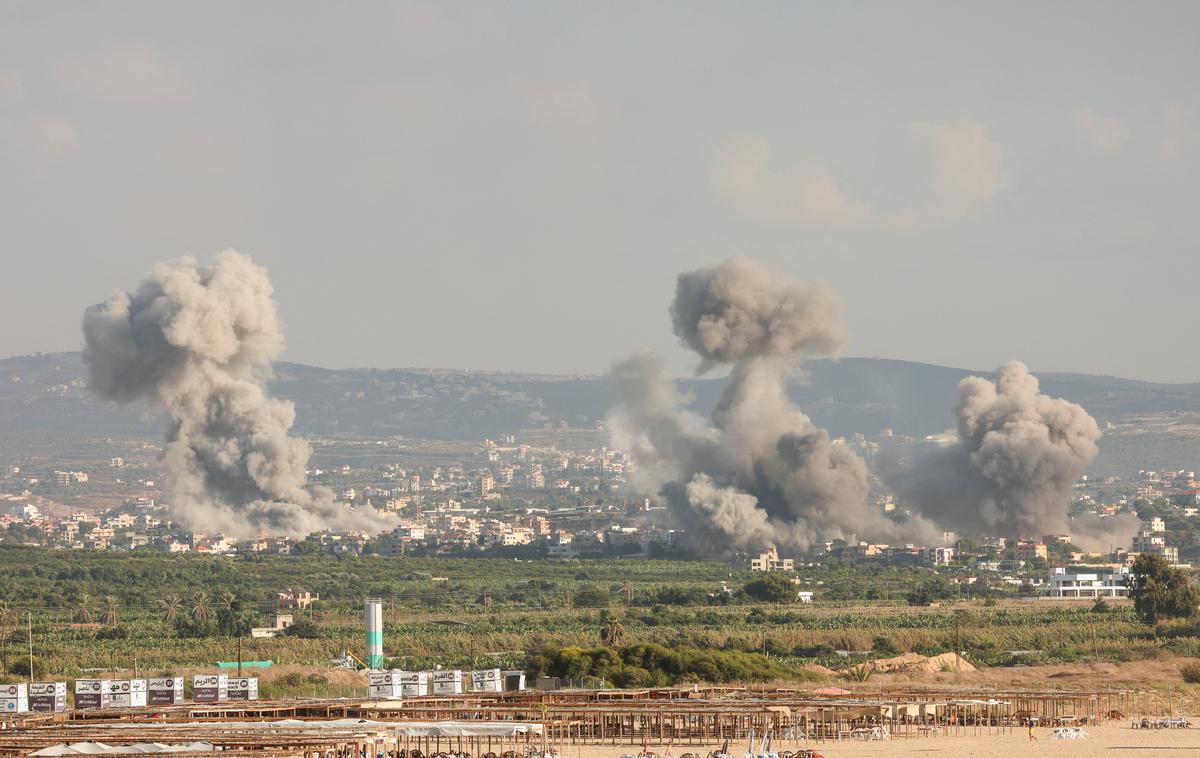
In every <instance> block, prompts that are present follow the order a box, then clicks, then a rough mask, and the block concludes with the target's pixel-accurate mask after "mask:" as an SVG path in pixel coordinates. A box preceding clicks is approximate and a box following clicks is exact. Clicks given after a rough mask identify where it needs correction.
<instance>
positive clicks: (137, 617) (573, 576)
mask: <svg viewBox="0 0 1200 758" xmlns="http://www.w3.org/2000/svg"><path fill="white" fill-rule="evenodd" d="M930 575H932V572H928V571H925V570H919V569H906V570H900V569H896V570H888V571H874V572H861V571H855V570H852V569H847V568H844V567H840V566H837V567H833V566H829V567H819V566H818V567H811V568H803V569H801V571H800V576H801V577H803V578H804V580H805V581H807V582H809V583H810V585H811V587H812V588H813V589H814V591H816V593H817V596H816V601H815V602H814V603H813V604H811V605H808V604H798V603H770V602H759V601H755V600H753V599H751V597H750V596H748V595H747V594H746V593H745V592H743V591H742V588H743V587H744V586H745V584H746V583H747V582H748V581H750V580H751V578H752V575H751V574H750V573H749V572H746V571H744V570H742V569H741V568H736V567H734V566H732V565H730V564H728V563H719V562H702V561H644V560H629V561H621V560H598V561H582V562H571V563H555V562H548V561H538V562H522V561H512V560H501V559H487V558H415V559H414V558H406V559H401V558H385V557H380V556H363V557H347V558H338V557H333V556H305V557H298V556H297V557H293V556H275V557H261V558H229V557H202V556H166V555H162V554H158V553H145V554H142V553H129V554H118V553H107V552H106V553H92V552H77V551H54V552H49V551H45V550H31V549H25V548H5V549H0V610H2V611H3V613H2V614H0V621H2V622H3V625H4V629H3V635H2V636H3V639H4V643H5V644H4V656H5V660H4V669H5V670H6V671H10V670H14V667H20V666H21V665H25V666H27V665H28V664H22V661H23V660H26V659H27V652H26V645H27V642H28V632H29V628H28V625H29V624H30V623H31V624H32V637H33V644H34V653H35V656H36V658H37V659H38V661H39V663H38V665H39V666H44V669H45V673H47V674H50V675H57V676H72V675H76V674H79V673H81V672H84V671H108V670H112V671H116V670H130V669H132V668H133V667H134V665H135V662H136V665H137V667H138V668H139V669H140V670H142V671H182V670H189V669H200V668H204V667H206V666H211V665H213V663H214V662H216V661H232V660H235V659H236V656H237V651H238V648H239V644H240V647H241V651H242V656H243V658H244V659H246V660H271V661H273V662H274V663H275V664H276V665H277V666H283V667H289V666H290V667H297V669H298V670H299V669H303V670H305V671H308V670H312V669H314V668H315V669H321V668H327V667H328V666H329V665H330V662H331V660H332V659H334V658H335V657H338V656H340V655H341V654H342V652H343V651H345V650H350V651H352V652H355V653H358V652H359V651H360V649H361V647H362V626H361V604H362V600H363V598H365V597H368V596H371V597H381V598H383V600H384V607H385V637H384V648H385V654H386V655H387V656H388V658H389V664H390V665H392V666H395V667H400V668H429V667H433V666H438V665H440V666H462V667H482V666H501V667H504V668H526V667H529V668H530V670H531V671H538V670H545V669H546V666H547V665H549V664H547V661H550V660H551V659H553V660H557V661H567V662H566V663H562V664H561V665H563V666H566V667H568V668H571V669H572V670H578V672H577V673H579V674H580V675H581V676H587V675H589V674H591V673H596V672H589V671H588V670H587V669H588V668H589V666H592V664H588V663H586V662H585V663H580V662H579V660H580V659H579V655H580V654H578V653H575V652H572V651H573V650H575V649H578V650H580V651H588V650H595V649H597V648H601V647H609V648H612V649H613V651H614V653H619V654H620V655H622V656H626V651H627V649H628V650H629V651H630V652H628V656H626V657H629V658H630V659H632V658H634V657H639V656H640V657H639V658H638V659H639V660H641V661H643V662H644V661H646V660H651V659H654V660H658V659H659V658H661V657H662V656H661V655H660V654H659V653H658V652H657V651H656V650H649V649H647V648H646V647H645V646H647V645H653V646H659V647H662V648H667V649H671V650H680V651H692V652H691V653H689V655H692V656H693V657H696V658H703V657H705V656H707V658H705V660H704V661H703V666H704V667H705V668H702V669H700V670H702V671H709V670H720V671H725V672H726V673H725V674H722V676H728V677H734V676H736V677H738V678H745V679H750V680H755V679H757V680H768V679H770V680H775V679H780V678H784V679H787V678H802V677H809V675H810V674H811V673H812V672H813V671H821V670H822V669H821V668H820V667H825V668H826V669H832V670H839V671H844V670H846V669H848V668H850V667H852V666H854V665H855V664H856V663H861V662H863V661H866V660H871V659H873V658H885V657H889V656H894V655H897V654H899V653H904V652H915V653H919V654H921V655H925V656H934V655H938V654H942V653H948V652H952V651H953V650H954V649H955V641H956V639H957V640H958V648H959V650H960V651H961V652H962V654H963V656H964V657H965V659H966V660H967V661H969V662H970V663H971V664H972V665H974V666H977V667H981V668H990V667H996V668H1005V667H1015V666H1036V665H1048V664H1063V663H1074V662H1096V661H1113V662H1121V661H1157V660H1163V661H1167V660H1176V659H1180V660H1182V659H1187V658H1196V657H1200V624H1197V623H1195V622H1174V623H1164V624H1160V625H1159V626H1158V627H1147V626H1146V625H1143V624H1142V623H1141V622H1139V620H1138V619H1137V617H1136V616H1135V614H1134V613H1133V609H1132V608H1131V607H1130V606H1129V605H1128V604H1126V603H1121V602H1113V603H1110V604H1109V605H1108V606H1107V607H1095V608H1094V607H1093V606H1092V604H1091V603H1067V602H1051V601H1047V600H1034V599H1017V598H1000V599H997V598H995V597H989V598H978V597H975V598H971V597H967V598H963V597H957V596H954V597H946V598H943V599H942V600H940V601H939V602H938V604H937V605H936V606H935V607H928V606H910V605H909V604H908V603H907V602H905V600H904V599H903V598H904V597H905V588H911V587H912V586H914V585H915V584H919V583H921V582H927V581H933V579H932V578H931V576H930ZM285 588H303V589H305V590H308V591H311V592H315V593H319V595H320V600H319V601H317V602H316V603H314V605H313V607H312V608H311V609H308V610H305V611H302V612H296V613H295V614H294V617H295V620H296V621H297V624H296V626H295V627H294V628H293V631H294V632H295V634H294V635H291V636H284V637H279V638H273V639H257V638H255V639H251V638H248V637H246V633H247V632H248V629H249V627H250V626H263V625H266V623H267V621H268V613H267V610H268V606H267V600H268V598H270V597H271V596H272V593H273V592H275V591H278V590H283V589H285ZM867 595H869V596H871V598H872V599H871V600H869V601H868V600H866V599H865V597H866V596H867ZM238 637H241V639H240V640H239V639H238ZM637 646H642V647H640V648H637V649H634V648H636V647H637ZM564 651H566V652H564ZM719 653H728V654H731V657H729V659H728V660H724V659H719V656H717V654H719ZM554 656H558V657H557V658H554ZM714 656H716V657H714ZM685 657H686V656H685ZM593 658H595V656H593ZM673 661H674V659H672V660H671V661H668V662H667V663H666V664H664V665H667V666H677V667H682V668H679V670H678V671H676V672H670V671H667V672H666V673H665V674H663V676H661V677H659V679H656V680H654V681H655V682H656V683H661V682H662V681H664V680H665V681H668V682H673V681H681V680H684V679H685V677H686V676H687V675H688V674H689V672H688V671H687V670H685V668H686V667H685V666H684V663H686V661H685V662H684V663H676V662H673ZM726 663H728V664H729V665H728V668H724V669H723V668H721V666H724V665H725V664H726ZM610 664H612V661H608V663H606V665H609V668H610V669H611V665H610ZM718 664H719V665H718ZM555 665H558V664H555ZM655 665H657V664H655ZM696 665H697V666H699V665H700V664H699V663H698V664H696ZM581 666H582V668H580V667H581ZM710 666H715V667H716V668H715V669H710V668H708V667H710ZM596 668H597V671H598V670H599V669H598V667H596ZM281 670H282V669H281ZM608 670H609V669H605V671H608ZM652 673H653V672H652ZM638 676H641V675H640V674H639V675H638ZM654 676H658V674H654ZM629 683H630V684H633V683H636V677H635V678H633V679H630V680H629ZM297 686H300V687H303V686H304V683H303V682H299V683H298V684H297Z"/></svg>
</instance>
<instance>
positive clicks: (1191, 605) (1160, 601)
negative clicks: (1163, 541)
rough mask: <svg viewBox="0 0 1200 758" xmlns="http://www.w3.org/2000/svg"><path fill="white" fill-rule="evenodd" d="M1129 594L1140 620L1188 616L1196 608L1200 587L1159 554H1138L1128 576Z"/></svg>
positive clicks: (1147, 620)
mask: <svg viewBox="0 0 1200 758" xmlns="http://www.w3.org/2000/svg"><path fill="white" fill-rule="evenodd" d="M1129 597H1130V598H1131V599H1132V600H1133V607H1134V610H1135V611H1137V615H1138V617H1139V618H1141V619H1142V621H1144V622H1146V623H1147V624H1154V623H1156V622H1157V621H1159V619H1167V618H1191V617H1192V616H1195V615H1196V611H1197V609H1198V608H1200V590H1197V588H1196V586H1195V585H1194V584H1192V582H1191V580H1190V579H1188V577H1187V574H1185V573H1183V571H1181V570H1180V569H1178V568H1175V567H1174V566H1171V565H1169V564H1168V563H1167V562H1166V560H1164V559H1163V557H1162V556H1159V555H1150V554H1144V555H1139V556H1138V557H1137V559H1136V560H1135V561H1134V562H1133V568H1132V569H1131V571H1130V576H1129Z"/></svg>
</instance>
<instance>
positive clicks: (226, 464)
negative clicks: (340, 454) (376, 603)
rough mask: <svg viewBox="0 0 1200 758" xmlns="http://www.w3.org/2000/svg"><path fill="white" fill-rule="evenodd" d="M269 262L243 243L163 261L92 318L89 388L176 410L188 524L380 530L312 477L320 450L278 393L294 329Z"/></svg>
mask: <svg viewBox="0 0 1200 758" xmlns="http://www.w3.org/2000/svg"><path fill="white" fill-rule="evenodd" d="M273 295H274V290H273V289H272V287H271V282H270V280H269V279H268V277H267V272H266V269H264V268H262V267H261V266H257V265H255V264H254V263H253V262H252V261H251V260H250V259H249V258H247V257H245V256H243V255H241V254H239V253H237V252H236V251H234V250H226V251H224V252H223V253H221V254H219V255H218V256H217V259H216V263H215V264H214V265H212V266H200V265H198V264H197V263H196V261H195V260H194V259H192V258H180V259H178V260H174V261H171V262H168V263H159V264H157V265H155V266H154V268H153V269H151V271H150V273H149V275H148V276H147V277H146V279H145V280H144V281H142V283H141V284H140V285H139V286H138V288H137V290H136V291H134V292H132V293H131V292H121V291H118V292H114V293H113V294H112V295H111V296H110V297H109V298H108V299H107V300H105V301H104V302H103V303H99V304H97V305H93V306H91V307H90V308H88V309H87V311H86V312H85V313H84V316H83V334H84V341H85V347H84V351H83V360H84V362H85V363H86V364H87V368H88V386H89V388H90V389H91V390H92V392H94V393H95V394H96V395H97V396H99V397H101V398H104V399H107V400H112V401H115V402H117V403H121V404H131V403H137V402H143V403H146V404H147V405H148V407H150V408H152V409H156V410H157V409H165V410H166V411H167V413H168V415H169V416H170V418H171V426H170V429H169V431H168V434H167V440H166V445H165V447H164V450H163V461H164V463H165V466H166V472H167V478H168V484H169V489H170V492H171V497H172V507H173V509H174V512H175V517H176V518H177V519H178V520H179V521H181V522H182V523H184V524H186V525H188V526H190V527H192V528H195V529H202V530H204V531H207V532H215V531H221V532H224V533H225V534H228V535H231V536H238V537H245V536H252V535H255V534H260V533H268V534H273V535H274V534H278V535H289V536H299V535H305V534H309V533H311V532H314V531H319V530H323V529H335V530H336V529H340V530H346V529H372V528H374V529H378V528H380V525H381V523H382V522H381V521H380V520H378V519H376V518H374V517H372V516H369V515H367V514H362V513H354V512H351V511H349V510H347V509H346V508H343V507H341V506H339V505H337V504H335V503H334V501H333V494H332V493H331V492H330V491H329V490H328V489H327V488H324V487H311V488H310V487H306V486H305V479H306V475H305V467H306V466H307V464H308V458H309V455H310V452H311V451H310V449H309V446H308V443H307V442H306V441H304V440H303V439H299V438H296V437H290V436H288V431H289V430H290V429H291V426H292V422H293V421H294V420H295V409H294V408H293V406H292V404H291V403H290V402H287V401H283V400H276V399H274V398H271V397H269V396H267V394H266V391H265V388H264V385H265V382H266V380H267V378H268V377H269V374H270V364H271V361H272V360H274V359H275V358H276V357H278V355H279V353H280V351H281V350H282V349H283V333H282V331H281V330H280V324H279V318H278V315H277V313H276V309H275V301H274V299H273Z"/></svg>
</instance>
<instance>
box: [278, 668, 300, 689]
mask: <svg viewBox="0 0 1200 758" xmlns="http://www.w3.org/2000/svg"><path fill="white" fill-rule="evenodd" d="M278 682H279V683H280V684H282V685H284V686H285V687H299V686H300V685H302V684H304V675H303V674H301V673H300V672H299V671H292V672H290V673H288V674H285V675H283V676H281V677H279V680H278Z"/></svg>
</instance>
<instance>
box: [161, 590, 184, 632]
mask: <svg viewBox="0 0 1200 758" xmlns="http://www.w3.org/2000/svg"><path fill="white" fill-rule="evenodd" d="M158 607H159V608H161V609H162V614H163V622H164V623H166V625H167V626H175V619H177V618H179V613H180V611H182V610H183V600H181V599H180V598H179V595H168V596H167V597H164V598H162V599H161V600H159V601H158Z"/></svg>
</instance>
